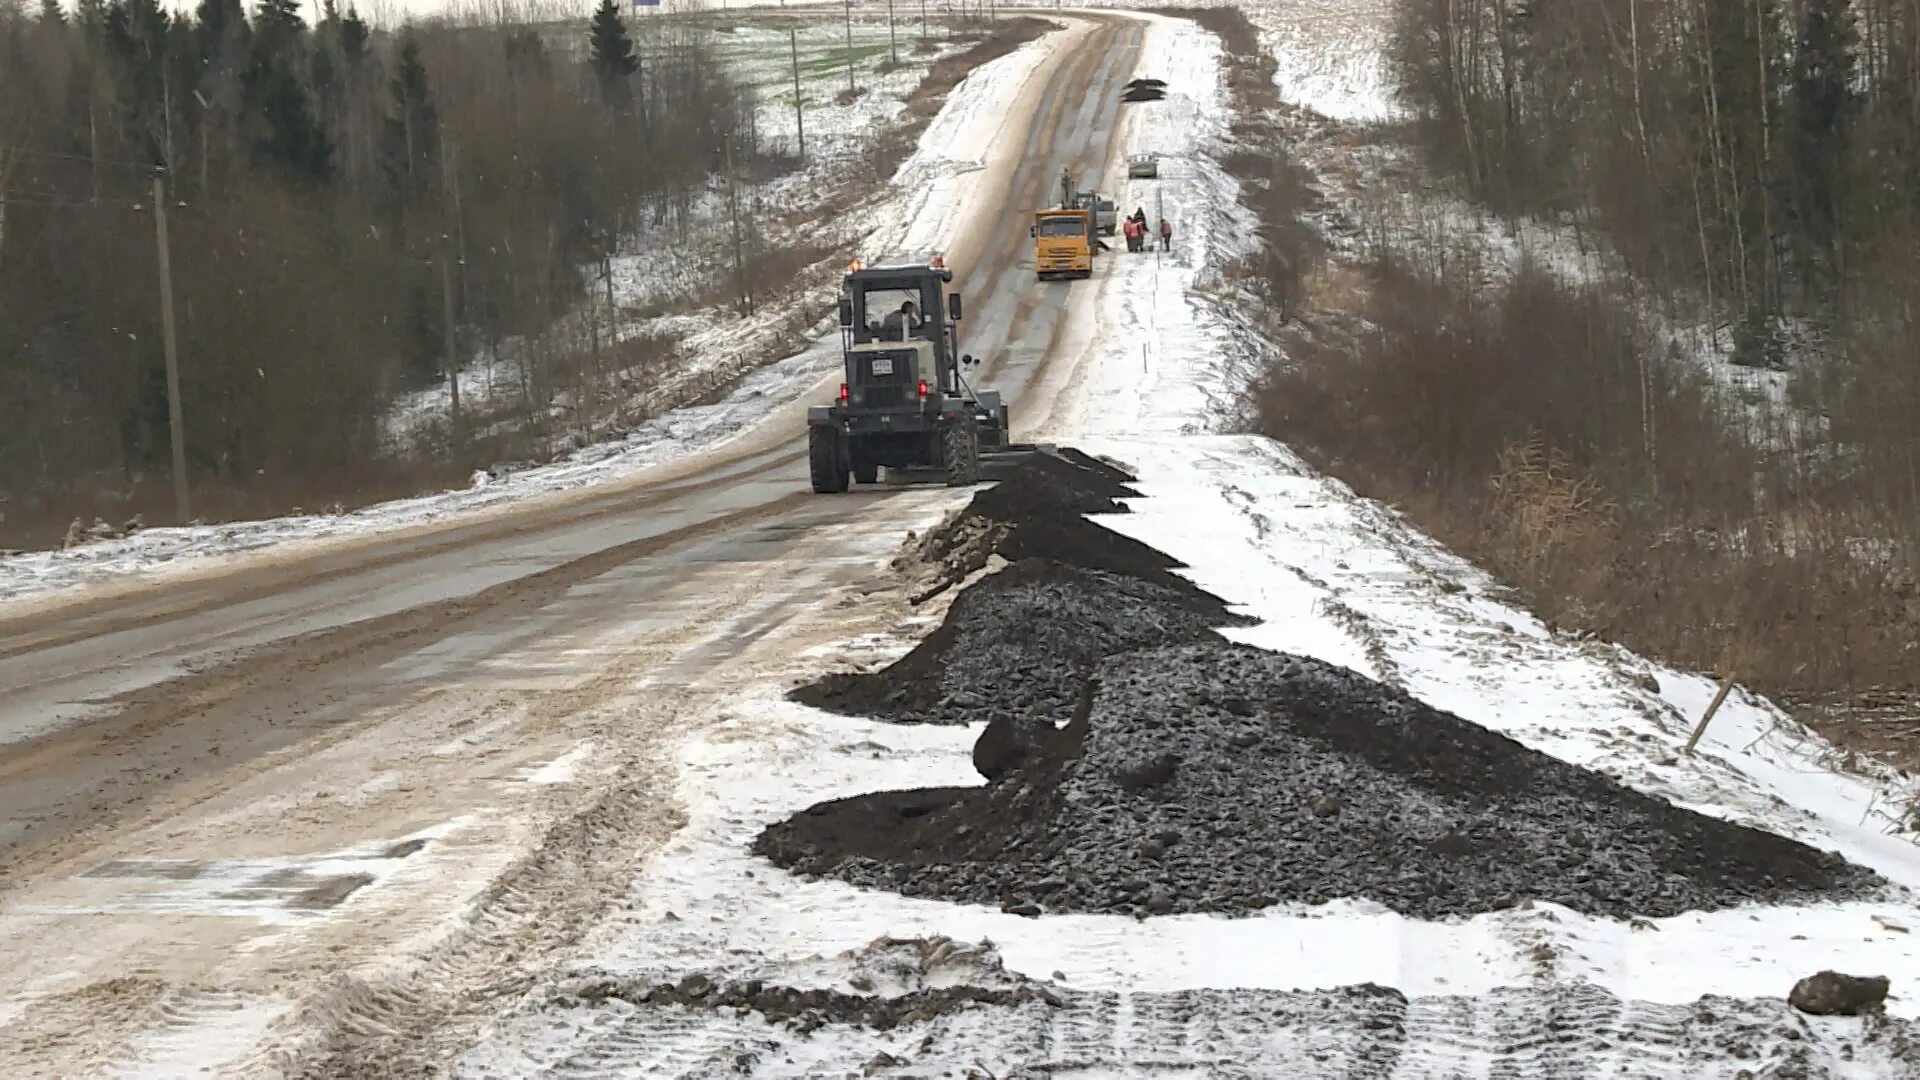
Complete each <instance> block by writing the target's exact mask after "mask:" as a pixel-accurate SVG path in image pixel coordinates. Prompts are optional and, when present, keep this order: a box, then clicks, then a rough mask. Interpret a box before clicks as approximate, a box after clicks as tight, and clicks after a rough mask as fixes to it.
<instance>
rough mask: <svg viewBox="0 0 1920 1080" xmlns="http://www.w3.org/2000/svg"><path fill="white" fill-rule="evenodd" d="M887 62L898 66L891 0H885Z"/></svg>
mask: <svg viewBox="0 0 1920 1080" xmlns="http://www.w3.org/2000/svg"><path fill="white" fill-rule="evenodd" d="M887 63H889V64H891V65H893V66H894V67H899V66H900V53H899V48H898V46H897V45H895V44H894V39H893V0H887Z"/></svg>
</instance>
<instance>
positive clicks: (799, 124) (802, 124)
mask: <svg viewBox="0 0 1920 1080" xmlns="http://www.w3.org/2000/svg"><path fill="white" fill-rule="evenodd" d="M787 44H788V45H789V46H791V47H792V49H793V130H794V131H796V132H798V133H799V135H800V160H801V161H802V162H803V163H804V162H805V161H806V160H807V116H806V110H804V109H802V108H801V107H800V31H798V30H796V29H794V28H792V27H788V28H787Z"/></svg>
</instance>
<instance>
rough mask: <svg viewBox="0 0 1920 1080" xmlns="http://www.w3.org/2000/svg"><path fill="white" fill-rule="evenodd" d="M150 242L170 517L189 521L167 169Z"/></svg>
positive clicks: (157, 178)
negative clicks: (156, 262) (156, 255)
mask: <svg viewBox="0 0 1920 1080" xmlns="http://www.w3.org/2000/svg"><path fill="white" fill-rule="evenodd" d="M153 239H154V243H155V244H156V245H157V246H158V247H159V249H160V342H161V346H162V348H163V349H164V350H165V352H166V357H167V427H168V428H169V429H171V432H172V436H173V514H174V517H176V518H178V519H179V521H180V524H182V525H185V524H186V523H187V522H189V521H192V520H193V507H192V506H191V504H190V502H189V500H188V498H187V431H186V421H185V420H184V419H183V418H182V417H181V412H182V410H181V408H180V354H179V351H178V349H177V347H176V346H175V344H174V336H173V259H172V257H171V255H170V254H169V252H168V245H167V170H166V169H165V168H158V169H155V170H154V171H153Z"/></svg>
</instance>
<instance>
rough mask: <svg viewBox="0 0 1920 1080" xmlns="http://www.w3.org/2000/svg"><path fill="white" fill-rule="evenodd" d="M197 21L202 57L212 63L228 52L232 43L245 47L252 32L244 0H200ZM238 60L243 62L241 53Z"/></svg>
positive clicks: (195, 13)
mask: <svg viewBox="0 0 1920 1080" xmlns="http://www.w3.org/2000/svg"><path fill="white" fill-rule="evenodd" d="M194 23H195V27H194V29H195V32H196V34H197V35H198V36H199V39H200V58H201V60H203V61H206V62H208V63H212V62H213V61H215V60H218V59H219V58H220V57H221V56H222V55H224V54H225V53H226V49H227V45H228V44H229V43H230V42H232V43H237V44H239V45H241V46H244V45H245V44H246V42H247V38H248V36H249V35H250V34H251V33H252V30H251V28H250V27H249V26H248V25H247V15H246V12H245V11H244V10H242V9H241V7H240V0H200V6H199V8H198V9H196V10H195V12H194ZM234 62H235V63H236V64H237V63H238V62H239V60H238V59H237V56H236V59H235V61H234Z"/></svg>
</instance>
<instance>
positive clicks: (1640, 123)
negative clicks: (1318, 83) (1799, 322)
mask: <svg viewBox="0 0 1920 1080" xmlns="http://www.w3.org/2000/svg"><path fill="white" fill-rule="evenodd" d="M1397 14H1398V22H1397V30H1396V34H1395V46H1394V61H1395V64H1394V69H1395V72H1396V74H1397V76H1398V79H1399V84H1400V89H1401V91H1402V95H1403V97H1404V98H1405V100H1406V101H1407V102H1408V103H1410V104H1411V105H1413V106H1414V108H1415V111H1416V114H1417V115H1418V117H1419V126H1420V128H1421V131H1422V133H1423V135H1424V136H1425V138H1424V142H1425V145H1426V147H1427V148H1428V149H1429V150H1430V151H1431V152H1432V153H1433V155H1434V156H1435V158H1436V159H1437V160H1439V161H1441V162H1443V163H1444V164H1445V165H1446V166H1447V167H1449V168H1451V169H1452V170H1454V171H1456V172H1457V173H1458V174H1459V175H1460V176H1462V177H1464V178H1465V180H1466V181H1467V182H1468V183H1469V184H1470V185H1471V188H1472V190H1473V191H1474V193H1475V194H1476V195H1478V196H1479V197H1481V198H1483V199H1485V200H1486V201H1487V202H1489V203H1491V204H1492V205H1494V206H1496V207H1498V208H1501V209H1503V210H1509V211H1513V212H1519V213H1555V214H1560V213H1566V214H1576V215H1579V216H1580V218H1581V220H1582V221H1583V222H1586V223H1590V224H1592V225H1594V226H1596V227H1597V228H1598V229H1599V230H1600V231H1601V232H1603V233H1604V235H1605V236H1606V237H1607V238H1608V240H1610V241H1611V243H1612V245H1613V246H1614V247H1615V248H1616V249H1617V250H1618V251H1619V252H1620V253H1621V254H1622V255H1623V256H1624V257H1625V258H1626V259H1627V260H1628V262H1629V263H1630V265H1632V266H1633V268H1634V269H1635V270H1636V271H1637V272H1639V273H1640V274H1641V275H1644V276H1647V277H1649V278H1650V279H1651V280H1653V281H1655V282H1656V283H1659V284H1666V285H1685V286H1689V287H1692V288H1695V289H1698V290H1702V291H1704V292H1705V293H1706V294H1707V295H1708V296H1709V298H1710V303H1711V304H1712V305H1714V306H1716V307H1718V308H1720V309H1722V310H1724V311H1727V312H1729V313H1731V319H1730V321H1731V322H1732V323H1733V324H1734V329H1735V331H1736V334H1737V345H1738V349H1737V351H1738V356H1739V359H1741V360H1743V361H1747V362H1752V363H1764V362H1770V361H1777V360H1778V359H1779V357H1778V356H1777V355H1775V354H1772V353H1771V352H1770V350H1771V349H1772V339H1771V335H1769V333H1768V332H1767V331H1768V329H1769V327H1770V325H1771V324H1772V323H1773V322H1774V321H1776V320H1777V318H1778V317H1779V316H1780V315H1781V314H1783V313H1785V312H1788V311H1791V310H1794V309H1796V308H1797V309H1800V310H1809V309H1821V308H1829V307H1831V306H1833V305H1858V304H1860V303H1863V302H1864V303H1866V304H1867V305H1868V306H1869V307H1878V306H1879V305H1878V297H1877V296H1876V295H1874V294H1876V293H1878V292H1879V290H1880V288H1881V283H1880V282H1877V281H1875V280H1873V279H1874V278H1875V277H1877V276H1879V275H1878V273H1877V270H1879V269H1881V268H1885V267H1886V266H1888V265H1889V263H1890V262H1891V263H1892V264H1895V265H1903V266H1910V253H1911V251H1912V248H1913V246H1914V240H1915V238H1916V236H1920V228H1917V226H1920V213H1916V212H1917V211H1920V184H1916V183H1915V177H1916V176H1920V2H1916V0H1581V2H1579V3H1571V2H1563V0H1401V2H1400V5H1399V8H1398V11H1397Z"/></svg>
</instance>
